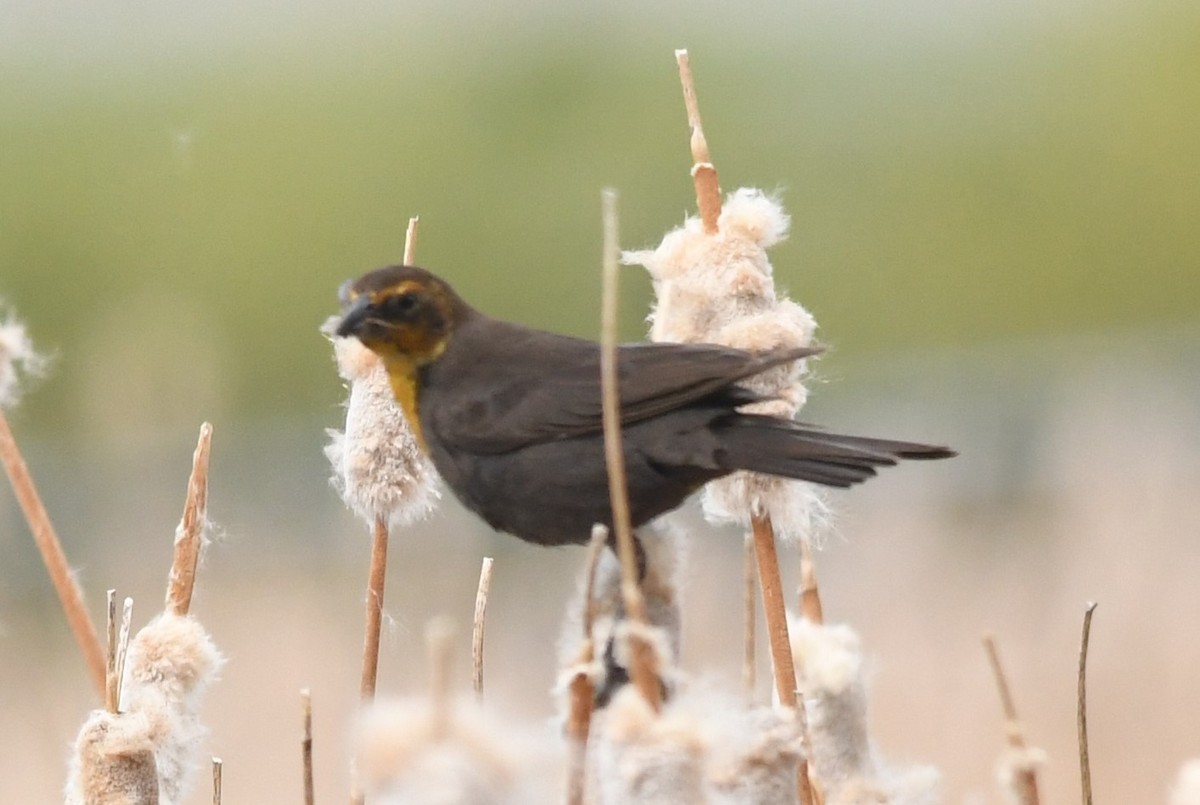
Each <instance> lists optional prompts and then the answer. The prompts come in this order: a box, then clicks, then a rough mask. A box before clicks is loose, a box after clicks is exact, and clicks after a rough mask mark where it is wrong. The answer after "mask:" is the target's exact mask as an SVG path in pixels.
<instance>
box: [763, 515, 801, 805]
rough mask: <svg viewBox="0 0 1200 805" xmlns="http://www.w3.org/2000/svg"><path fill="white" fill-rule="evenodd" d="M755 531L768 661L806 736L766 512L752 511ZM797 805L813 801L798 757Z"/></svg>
mask: <svg viewBox="0 0 1200 805" xmlns="http://www.w3.org/2000/svg"><path fill="white" fill-rule="evenodd" d="M750 525H751V531H752V532H753V534H754V554H755V556H756V557H757V558H758V580H759V584H760V586H761V587H762V599H763V614H764V616H765V618H766V621H767V640H768V642H769V644H770V647H771V664H772V666H773V667H774V669H775V692H776V693H777V694H778V695H779V703H780V704H781V705H783V706H784V707H787V708H790V709H792V710H793V711H795V713H796V718H797V719H798V721H799V724H800V731H801V734H802V735H804V736H805V739H804V740H805V742H807V736H808V718H807V714H806V713H805V711H804V703H803V702H802V701H801V699H800V696H799V694H798V693H797V691H796V665H795V663H794V662H793V659H792V642H791V639H790V638H789V637H788V625H787V606H786V604H785V603H784V600H783V581H782V579H781V578H780V573H779V555H778V554H777V553H776V550H775V528H774V526H772V525H771V516H770V515H769V514H767V513H765V512H762V513H756V514H751V516H750ZM797 788H798V791H799V796H800V805H813V804H814V801H815V800H814V798H813V791H812V784H811V782H810V781H809V779H808V761H807V759H805V758H801V760H800V764H799V770H798V774H797Z"/></svg>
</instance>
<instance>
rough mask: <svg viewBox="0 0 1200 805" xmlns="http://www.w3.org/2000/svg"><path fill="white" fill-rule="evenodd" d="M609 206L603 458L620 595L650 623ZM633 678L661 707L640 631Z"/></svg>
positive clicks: (612, 196) (613, 211)
mask: <svg viewBox="0 0 1200 805" xmlns="http://www.w3.org/2000/svg"><path fill="white" fill-rule="evenodd" d="M601 197H602V202H603V208H604V254H603V265H604V293H603V303H602V306H603V309H602V322H601V338H600V344H601V348H600V383H601V389H602V391H601V393H602V406H603V416H604V459H605V463H606V464H607V466H608V489H609V501H610V504H611V506H612V515H613V529H614V530H615V531H616V535H617V555H618V558H619V559H620V561H621V597H622V601H623V603H624V605H625V614H626V616H627V617H628V618H629V620H630V622H631V623H635V624H644V623H645V622H646V602H645V599H644V598H643V597H642V590H641V587H640V586H639V585H638V571H637V555H636V553H635V549H634V545H633V526H632V523H631V522H630V514H629V495H628V489H627V488H626V484H627V479H626V475H625V453H624V449H623V444H622V441H621V409H620V393H619V391H618V389H617V285H618V277H619V273H618V268H617V259H618V256H619V246H618V243H619V241H618V238H617V192H616V191H615V190H612V189H607V190H605V191H604V192H603V193H602V194H601ZM629 649H630V651H629V653H630V662H629V677H630V679H631V680H632V681H633V685H634V687H635V688H637V690H638V691H639V692H640V693H641V694H642V697H643V698H645V700H646V701H647V703H649V705H650V707H651V708H652V709H653V710H654V711H655V712H658V711H659V710H661V709H662V689H661V687H660V686H659V681H658V658H657V657H656V655H655V651H654V647H653V646H652V645H650V643H649V642H648V641H647V640H645V639H644V637H643V636H642V635H641V634H640V633H636V634H630V636H629Z"/></svg>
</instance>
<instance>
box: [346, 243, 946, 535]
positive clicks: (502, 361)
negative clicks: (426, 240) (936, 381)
mask: <svg viewBox="0 0 1200 805" xmlns="http://www.w3.org/2000/svg"><path fill="white" fill-rule="evenodd" d="M345 297H346V298H345V299H344V303H345V304H346V305H347V310H346V313H345V316H344V318H343V320H342V322H341V324H340V325H339V327H338V335H340V336H356V337H358V338H359V339H360V340H361V341H362V342H363V344H365V345H366V346H367V347H368V348H370V349H372V350H373V351H375V352H376V353H378V354H379V355H380V357H381V358H382V359H383V361H384V364H385V366H386V367H387V370H388V375H389V378H390V380H391V384H392V389H393V391H394V392H395V395H396V399H397V401H398V402H399V403H400V405H401V406H402V407H403V408H404V410H405V413H406V415H407V416H408V419H409V422H410V424H411V425H412V426H413V429H414V431H415V432H416V434H417V437H418V440H419V441H420V442H421V443H422V445H423V446H424V448H425V449H426V450H427V452H428V453H429V456H430V458H431V459H432V460H433V463H434V466H435V467H437V470H438V472H439V473H440V474H441V475H442V477H443V478H444V479H445V481H446V484H447V486H449V487H450V489H451V490H452V491H453V492H454V493H455V495H457V496H458V498H459V499H460V500H461V501H462V502H463V503H464V504H465V505H466V506H467V507H468V508H469V509H471V510H472V511H474V512H475V513H477V514H478V515H479V516H481V517H482V518H483V519H484V520H486V521H487V522H488V523H490V524H491V525H492V526H493V527H494V528H496V529H498V530H501V531H506V532H508V533H510V534H514V535H515V536H518V537H520V538H521V539H524V540H528V541H530V542H535V543H539V544H543V545H561V544H568V543H582V542H586V541H587V539H588V536H589V534H590V531H591V527H592V525H593V524H594V523H604V524H606V525H611V520H612V515H611V512H610V508H609V495H608V475H607V471H606V468H605V461H604V448H603V428H602V425H601V401H600V350H599V345H598V344H596V343H595V342H592V341H587V340H583V339H578V338H571V337H568V336H563V335H556V334H554V333H548V332H544V331H540V330H534V329H531V328H528V327H523V326H521V325H517V324H512V323H509V322H504V321H500V320H497V319H493V318H491V317H489V316H486V315H484V314H483V313H480V312H479V311H477V310H475V309H474V308H472V307H471V306H469V305H468V304H467V303H466V302H464V301H463V300H462V299H461V298H460V297H459V296H458V295H457V294H455V293H454V291H453V290H452V289H451V288H450V286H449V285H447V284H446V283H445V282H444V281H442V280H441V279H439V278H437V277H436V276H434V275H433V274H430V273H429V272H427V271H424V270H422V269H419V268H413V267H404V266H392V267H387V268H382V269H378V270H376V271H372V272H370V273H368V274H366V275H364V276H363V277H361V278H360V279H358V280H357V281H356V282H354V283H353V285H351V286H349V288H348V289H347V290H346V293H345ZM818 351H819V350H817V349H810V348H804V349H791V350H784V351H777V352H771V353H767V354H763V355H752V354H750V353H747V352H742V351H740V350H735V349H728V348H725V347H719V346H713V345H683V344H631V345H625V346H622V347H621V348H620V350H619V355H618V366H619V383H618V386H619V391H620V400H621V422H622V435H623V441H624V450H625V466H626V471H627V473H628V486H629V503H630V510H631V514H632V519H633V524H634V525H635V526H637V525H640V524H642V523H644V522H646V521H648V520H650V519H652V518H654V517H656V516H658V515H660V514H663V513H664V512H667V511H670V510H671V509H674V508H675V507H677V506H678V505H679V504H680V503H682V502H683V500H684V499H685V498H686V497H687V496H688V495H689V494H691V493H692V492H694V491H695V490H696V489H698V488H699V487H700V486H702V485H703V484H704V483H706V482H707V481H711V480H713V479H715V478H719V477H721V476H723V475H727V474H728V473H731V472H734V471H736V470H751V471H755V472H763V473H769V474H772V475H780V476H784V477H788V478H795V479H799V480H804V481H811V482H813V483H818V484H823V485H826V486H835V487H848V486H851V485H853V484H856V483H859V482H861V481H864V480H866V479H867V478H869V477H871V476H873V475H875V473H876V468H878V467H882V466H890V465H893V464H895V463H896V462H897V461H899V460H900V459H935V458H947V457H949V456H953V455H954V452H953V451H951V450H948V449H947V448H944V447H936V446H931V445H924V444H915V443H910V442H899V441H893V440H888V439H875V438H869V437H861V436H846V435H841V434H834V433H828V432H826V431H823V430H821V429H819V428H815V427H811V426H807V425H801V424H798V423H795V422H792V421H789V420H783V419H778V418H774V417H767V416H758V415H754V414H746V413H741V412H739V411H738V408H739V407H740V406H743V405H745V404H746V403H751V402H755V401H758V400H760V399H761V397H760V396H759V395H757V394H755V393H754V392H752V391H750V390H749V389H747V388H745V387H744V386H741V385H738V384H739V381H742V380H745V379H746V378H749V377H751V376H753V375H755V374H757V373H759V372H761V371H763V370H765V369H769V368H771V367H773V366H776V365H779V364H781V363H785V362H788V361H794V360H798V359H800V358H804V357H807V356H809V355H813V354H815V353H816V352H818Z"/></svg>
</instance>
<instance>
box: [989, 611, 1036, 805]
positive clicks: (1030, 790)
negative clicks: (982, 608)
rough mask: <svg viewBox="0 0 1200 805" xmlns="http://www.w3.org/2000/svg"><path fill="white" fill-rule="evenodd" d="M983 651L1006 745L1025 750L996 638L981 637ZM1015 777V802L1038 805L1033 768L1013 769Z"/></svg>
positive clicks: (1023, 735) (1014, 704) (1023, 738)
mask: <svg viewBox="0 0 1200 805" xmlns="http://www.w3.org/2000/svg"><path fill="white" fill-rule="evenodd" d="M983 649H984V651H985V652H987V658H988V664H989V665H990V666H991V668H992V675H993V676H994V677H995V680H996V690H997V691H998V692H999V694H1000V707H1001V709H1002V710H1003V711H1004V720H1005V729H1006V731H1007V733H1008V745H1009V746H1011V747H1012V748H1013V749H1016V750H1024V749H1026V748H1027V747H1026V744H1025V733H1024V732H1023V731H1022V729H1021V722H1020V720H1018V718H1017V705H1016V703H1015V702H1014V701H1013V696H1012V690H1011V689H1010V688H1009V685H1008V677H1007V675H1006V674H1005V673H1004V666H1003V665H1001V664H1000V651H999V649H998V648H997V647H996V638H995V636H994V635H990V634H987V635H984V636H983ZM1014 773H1015V775H1016V777H1015V779H1014V781H1013V783H1014V793H1015V794H1016V796H1017V801H1018V802H1020V804H1021V805H1038V803H1039V798H1038V786H1037V774H1036V773H1035V772H1034V770H1033V768H1032V767H1031V766H1029V765H1027V764H1025V765H1022V766H1020V767H1018V768H1016V769H1014Z"/></svg>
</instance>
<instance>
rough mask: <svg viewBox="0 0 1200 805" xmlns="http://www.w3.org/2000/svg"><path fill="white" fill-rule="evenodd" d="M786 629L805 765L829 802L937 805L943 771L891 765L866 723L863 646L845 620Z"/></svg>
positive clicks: (802, 621) (804, 621) (798, 621)
mask: <svg viewBox="0 0 1200 805" xmlns="http://www.w3.org/2000/svg"><path fill="white" fill-rule="evenodd" d="M788 631H789V634H790V636H791V640H792V654H793V656H794V657H795V658H796V669H797V672H798V675H799V680H798V683H799V687H800V689H802V690H803V691H804V701H805V711H806V713H807V715H808V730H809V738H810V742H811V746H812V757H811V758H810V763H811V766H810V769H811V771H812V773H813V775H814V777H815V778H816V780H817V782H818V783H819V785H820V787H821V789H822V790H823V791H824V793H825V802H826V803H827V805H868V804H870V805H875V804H876V803H887V805H934V803H936V802H938V801H939V798H940V794H939V787H940V775H939V774H938V772H937V770H936V769H933V768H930V767H926V766H915V767H911V768H891V767H890V766H889V765H888V764H886V763H885V762H884V761H883V760H882V759H881V758H880V757H879V756H878V754H877V752H876V751H875V747H874V745H873V744H872V742H871V739H870V734H869V731H868V724H867V694H866V685H865V682H864V679H863V659H862V649H861V646H860V644H859V639H858V635H857V634H855V633H854V631H853V630H852V629H851V628H850V627H848V626H840V625H835V626H827V625H823V624H816V623H813V622H812V621H809V620H807V619H805V618H797V619H793V620H791V622H790V624H789V629H788Z"/></svg>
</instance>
